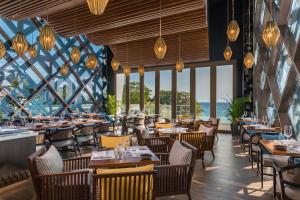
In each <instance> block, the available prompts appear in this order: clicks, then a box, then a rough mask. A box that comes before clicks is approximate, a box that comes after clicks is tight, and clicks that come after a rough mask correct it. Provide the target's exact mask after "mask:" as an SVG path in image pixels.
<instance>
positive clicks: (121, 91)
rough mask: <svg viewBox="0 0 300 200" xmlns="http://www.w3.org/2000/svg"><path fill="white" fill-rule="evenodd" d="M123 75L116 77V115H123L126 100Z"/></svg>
mask: <svg viewBox="0 0 300 200" xmlns="http://www.w3.org/2000/svg"><path fill="white" fill-rule="evenodd" d="M125 81H126V80H125V75H124V74H117V75H116V101H117V114H118V115H119V114H121V113H125V100H126V97H125V96H126V94H125V91H126V83H125Z"/></svg>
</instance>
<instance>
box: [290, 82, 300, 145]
mask: <svg viewBox="0 0 300 200" xmlns="http://www.w3.org/2000/svg"><path fill="white" fill-rule="evenodd" d="M288 115H289V118H290V120H291V122H292V126H293V129H294V132H295V133H299V132H300V82H298V83H297V89H296V91H295V93H294V96H293V101H292V103H291V105H290V107H289V110H288ZM297 136H298V138H297V139H298V141H299V139H300V135H299V134H297Z"/></svg>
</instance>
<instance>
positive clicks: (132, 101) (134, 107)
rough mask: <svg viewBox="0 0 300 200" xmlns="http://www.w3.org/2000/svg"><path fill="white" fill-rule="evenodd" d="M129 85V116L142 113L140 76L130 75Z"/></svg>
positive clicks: (137, 74) (136, 74)
mask: <svg viewBox="0 0 300 200" xmlns="http://www.w3.org/2000/svg"><path fill="white" fill-rule="evenodd" d="M129 78H130V83H129V114H137V113H139V112H140V76H139V73H131V74H130V77H129Z"/></svg>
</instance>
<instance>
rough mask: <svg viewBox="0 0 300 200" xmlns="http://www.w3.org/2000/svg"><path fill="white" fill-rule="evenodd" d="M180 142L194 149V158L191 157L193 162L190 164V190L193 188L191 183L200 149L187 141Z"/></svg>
mask: <svg viewBox="0 0 300 200" xmlns="http://www.w3.org/2000/svg"><path fill="white" fill-rule="evenodd" d="M180 143H181V145H182V146H184V147H185V148H188V149H191V150H192V159H191V164H190V168H189V171H188V191H189V190H190V188H191V184H192V178H193V174H194V169H195V165H196V160H197V155H198V152H199V150H198V149H197V148H196V147H195V146H193V145H191V144H189V143H187V142H185V141H180Z"/></svg>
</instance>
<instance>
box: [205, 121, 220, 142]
mask: <svg viewBox="0 0 300 200" xmlns="http://www.w3.org/2000/svg"><path fill="white" fill-rule="evenodd" d="M208 121H211V125H212V126H214V127H215V129H216V130H215V132H216V134H215V135H216V137H217V140H218V139H219V137H218V130H219V124H220V119H219V118H215V117H210V118H209V120H208Z"/></svg>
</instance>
